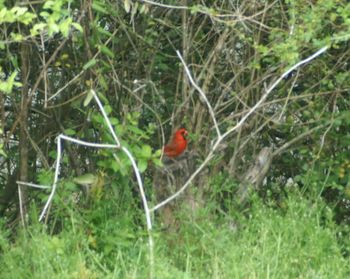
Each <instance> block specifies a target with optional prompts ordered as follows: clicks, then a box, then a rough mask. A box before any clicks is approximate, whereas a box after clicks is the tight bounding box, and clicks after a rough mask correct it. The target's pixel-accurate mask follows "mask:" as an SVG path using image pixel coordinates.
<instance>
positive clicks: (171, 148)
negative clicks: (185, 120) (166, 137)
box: [164, 128, 188, 158]
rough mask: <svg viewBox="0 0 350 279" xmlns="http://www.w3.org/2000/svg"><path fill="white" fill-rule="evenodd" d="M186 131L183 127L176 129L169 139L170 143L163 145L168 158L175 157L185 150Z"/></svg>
mask: <svg viewBox="0 0 350 279" xmlns="http://www.w3.org/2000/svg"><path fill="white" fill-rule="evenodd" d="M187 135H188V132H187V130H186V129H185V128H181V129H179V130H177V131H176V132H175V134H174V136H173V138H172V140H171V143H169V144H167V145H166V146H164V153H165V155H167V156H168V157H170V158H175V157H177V156H179V155H180V154H182V152H184V151H185V149H186V146H187V140H186V138H185V136H187Z"/></svg>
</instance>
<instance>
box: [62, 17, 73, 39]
mask: <svg viewBox="0 0 350 279" xmlns="http://www.w3.org/2000/svg"><path fill="white" fill-rule="evenodd" d="M72 21H73V20H72V19H71V18H70V17H69V18H67V19H66V20H64V21H62V22H61V23H60V25H59V29H60V31H61V33H62V35H63V36H64V37H65V38H67V37H68V35H69V30H70V26H71V24H72Z"/></svg>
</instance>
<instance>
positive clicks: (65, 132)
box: [64, 128, 75, 136]
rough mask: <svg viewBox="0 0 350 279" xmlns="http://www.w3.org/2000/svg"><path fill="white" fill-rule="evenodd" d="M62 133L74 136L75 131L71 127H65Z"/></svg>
mask: <svg viewBox="0 0 350 279" xmlns="http://www.w3.org/2000/svg"><path fill="white" fill-rule="evenodd" d="M64 134H65V135H67V136H74V135H75V131H74V130H73V129H70V128H69V129H65V130H64Z"/></svg>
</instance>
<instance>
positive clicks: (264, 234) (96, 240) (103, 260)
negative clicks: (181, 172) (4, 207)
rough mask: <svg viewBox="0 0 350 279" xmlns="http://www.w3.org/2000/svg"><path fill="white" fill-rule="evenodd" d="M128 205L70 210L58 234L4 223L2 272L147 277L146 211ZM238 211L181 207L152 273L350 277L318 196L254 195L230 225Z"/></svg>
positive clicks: (158, 239)
mask: <svg viewBox="0 0 350 279" xmlns="http://www.w3.org/2000/svg"><path fill="white" fill-rule="evenodd" d="M126 207H128V206H126V205H125V206H124V205H117V204H113V203H112V202H110V203H105V202H104V203H100V204H99V205H96V207H95V208H93V209H91V210H90V211H88V212H85V213H84V214H83V213H80V214H78V213H75V214H73V213H71V214H72V215H71V216H69V217H67V219H66V220H63V221H62V222H63V223H64V226H62V228H63V229H62V230H61V232H60V233H56V234H55V235H49V234H48V233H47V232H46V231H45V230H44V229H43V227H42V225H40V224H32V225H31V226H30V227H29V229H28V231H27V233H23V232H20V233H18V235H17V237H16V241H15V242H10V240H9V232H8V231H6V230H5V229H2V231H1V234H0V249H1V250H0V251H1V256H0V278H9V279H10V278H79V279H80V278H147V277H148V274H149V261H148V247H147V236H146V235H145V232H144V228H143V226H142V221H141V220H142V219H140V217H138V214H142V212H136V211H135V210H134V211H132V210H131V208H129V209H126ZM131 212H134V213H131ZM237 214H238V213H237V212H231V214H230V213H229V214H228V216H226V217H216V216H215V215H214V214H213V212H208V211H205V209H203V212H199V213H198V216H197V217H196V218H195V220H193V218H189V217H186V216H187V215H186V212H185V210H184V211H183V212H182V213H181V214H180V215H181V216H182V217H181V220H182V222H181V225H180V227H179V230H178V231H177V232H176V233H170V232H166V231H155V233H154V237H155V273H156V276H155V277H156V278H162V279H163V278H164V279H165V278H350V267H349V266H350V264H349V258H344V257H343V256H342V253H341V251H342V248H343V247H342V246H341V244H340V243H342V242H339V239H337V233H338V226H337V225H336V224H334V222H333V221H332V211H331V210H330V209H329V208H327V207H326V206H325V204H324V203H323V202H322V201H321V200H318V201H316V202H315V201H314V202H311V201H309V200H307V199H305V198H301V197H299V196H297V195H296V196H293V197H291V198H289V199H288V200H286V201H285V202H284V206H283V209H281V208H279V209H276V208H275V209H274V208H272V207H269V206H267V205H264V204H263V203H262V202H261V201H260V200H259V199H257V200H255V201H254V202H253V206H252V208H251V209H250V211H249V213H248V214H247V215H248V217H243V216H241V215H240V218H239V219H240V223H239V226H238V228H232V224H231V225H230V222H232V221H231V220H232V218H231V217H230V216H234V215H235V216H237ZM142 217H143V216H142ZM230 219H231V220H230ZM343 237H347V236H343Z"/></svg>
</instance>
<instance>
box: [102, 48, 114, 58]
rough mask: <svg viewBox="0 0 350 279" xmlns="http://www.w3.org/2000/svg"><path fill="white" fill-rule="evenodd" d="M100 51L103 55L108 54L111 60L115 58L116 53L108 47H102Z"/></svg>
mask: <svg viewBox="0 0 350 279" xmlns="http://www.w3.org/2000/svg"><path fill="white" fill-rule="evenodd" d="M99 49H100V50H101V52H102V53H103V54H106V55H107V56H109V57H110V58H114V53H113V52H112V51H111V50H110V49H109V48H108V47H106V46H105V45H100V46H99Z"/></svg>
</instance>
